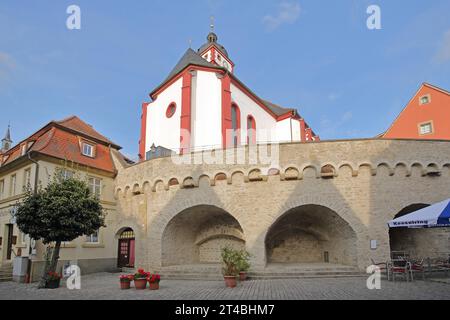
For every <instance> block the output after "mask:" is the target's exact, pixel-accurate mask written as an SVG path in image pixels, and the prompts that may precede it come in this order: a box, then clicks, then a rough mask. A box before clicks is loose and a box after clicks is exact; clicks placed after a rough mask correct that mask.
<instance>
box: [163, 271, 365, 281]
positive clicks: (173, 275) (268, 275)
mask: <svg viewBox="0 0 450 320" xmlns="http://www.w3.org/2000/svg"><path fill="white" fill-rule="evenodd" d="M161 277H162V278H163V279H174V280H198V279H204V280H223V276H222V274H221V273H220V272H217V273H203V272H182V271H178V272H168V271H166V272H162V273H161ZM248 277H249V279H258V280H260V279H307V278H343V277H367V275H366V274H365V273H362V272H356V271H354V270H352V271H341V272H332V271H322V272H320V271H319V272H318V271H310V272H295V273H293V272H250V273H249V274H248Z"/></svg>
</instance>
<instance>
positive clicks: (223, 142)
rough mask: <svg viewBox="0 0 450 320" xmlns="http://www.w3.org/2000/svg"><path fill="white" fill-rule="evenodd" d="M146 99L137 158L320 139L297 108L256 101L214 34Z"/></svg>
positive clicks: (188, 54)
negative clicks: (157, 153)
mask: <svg viewBox="0 0 450 320" xmlns="http://www.w3.org/2000/svg"><path fill="white" fill-rule="evenodd" d="M150 98H151V99H152V101H151V102H146V103H143V104H142V117H141V137H140V141H139V157H140V160H146V159H149V158H151V156H149V154H150V153H151V152H150V151H151V150H152V148H153V149H154V148H155V147H161V148H162V149H163V150H166V151H169V152H175V153H183V152H184V153H185V152H188V151H197V150H208V149H221V148H230V147H234V146H243V145H247V144H252V143H254V144H262V143H283V142H308V141H318V140H319V137H318V136H317V135H316V134H315V133H314V131H313V130H312V129H311V128H310V127H309V126H308V124H307V123H306V121H305V119H303V118H302V117H301V116H300V115H299V114H298V112H297V110H296V109H293V108H284V107H281V106H278V105H276V104H274V103H271V102H269V101H266V100H263V99H261V98H260V97H259V96H257V95H256V94H255V93H254V92H252V91H251V90H250V89H249V88H248V87H247V86H246V85H245V84H244V83H243V82H242V81H240V80H239V79H238V78H237V76H236V75H235V73H234V63H233V61H232V60H231V59H230V58H229V55H228V52H227V50H226V49H225V48H224V47H223V46H222V45H220V44H219V43H218V42H217V36H216V34H215V33H213V32H211V33H210V34H209V35H208V37H207V42H206V43H205V44H204V45H203V46H201V47H200V48H199V49H198V50H197V52H196V51H194V50H192V49H188V50H187V51H186V53H185V54H184V55H183V57H182V58H181V59H180V61H179V62H178V63H177V65H176V66H175V67H174V68H173V70H172V71H171V72H170V74H169V76H168V77H167V78H166V79H165V80H164V81H163V82H162V83H161V84H160V85H159V86H158V87H156V88H155V89H154V90H153V91H152V92H151V93H150Z"/></svg>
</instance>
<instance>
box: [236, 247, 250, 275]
mask: <svg viewBox="0 0 450 320" xmlns="http://www.w3.org/2000/svg"><path fill="white" fill-rule="evenodd" d="M249 260H250V254H249V253H248V252H247V251H245V250H242V251H240V252H239V262H238V268H239V280H240V281H245V280H246V279H247V271H248V270H249V269H250V262H249Z"/></svg>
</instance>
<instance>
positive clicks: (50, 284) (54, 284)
mask: <svg viewBox="0 0 450 320" xmlns="http://www.w3.org/2000/svg"><path fill="white" fill-rule="evenodd" d="M60 281H61V279H54V280H47V282H46V283H45V287H46V288H47V289H57V288H59V283H60Z"/></svg>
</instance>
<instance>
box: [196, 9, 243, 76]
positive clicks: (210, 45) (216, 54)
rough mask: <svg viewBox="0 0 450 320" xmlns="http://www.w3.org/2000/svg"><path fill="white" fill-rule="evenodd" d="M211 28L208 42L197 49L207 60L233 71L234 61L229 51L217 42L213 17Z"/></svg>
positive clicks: (207, 38)
mask: <svg viewBox="0 0 450 320" xmlns="http://www.w3.org/2000/svg"><path fill="white" fill-rule="evenodd" d="M210 28H211V30H210V32H209V34H208V36H207V37H206V40H207V42H206V43H205V44H204V45H202V46H201V47H200V48H199V49H198V50H197V53H198V54H199V55H200V56H201V57H202V58H203V59H205V60H206V61H208V62H210V63H212V64H215V65H218V66H220V67H223V68H225V69H227V70H228V71H230V72H231V73H232V72H233V69H234V63H233V61H231V60H230V58H229V57H228V52H227V50H226V49H225V47H224V46H222V45H221V44H219V43H218V42H217V40H218V38H217V35H216V34H215V33H214V20H213V18H211V26H210Z"/></svg>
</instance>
